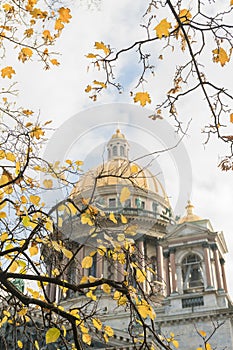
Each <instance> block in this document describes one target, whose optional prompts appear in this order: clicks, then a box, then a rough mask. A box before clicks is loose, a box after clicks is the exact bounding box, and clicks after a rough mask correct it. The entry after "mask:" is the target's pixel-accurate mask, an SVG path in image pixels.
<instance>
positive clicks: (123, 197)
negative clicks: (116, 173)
mask: <svg viewBox="0 0 233 350" xmlns="http://www.w3.org/2000/svg"><path fill="white" fill-rule="evenodd" d="M130 194H131V193H130V190H129V189H128V187H123V188H122V190H121V194H120V202H121V203H124V202H125V201H126V200H127V199H129V197H130Z"/></svg>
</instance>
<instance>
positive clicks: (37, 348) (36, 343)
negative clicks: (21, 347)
mask: <svg viewBox="0 0 233 350" xmlns="http://www.w3.org/2000/svg"><path fill="white" fill-rule="evenodd" d="M34 345H35V348H36V350H40V348H39V344H38V341H37V340H35V343H34Z"/></svg>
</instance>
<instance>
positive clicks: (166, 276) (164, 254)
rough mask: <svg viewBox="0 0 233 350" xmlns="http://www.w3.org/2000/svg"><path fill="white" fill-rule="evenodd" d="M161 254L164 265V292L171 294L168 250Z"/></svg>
mask: <svg viewBox="0 0 233 350" xmlns="http://www.w3.org/2000/svg"><path fill="white" fill-rule="evenodd" d="M163 256H164V267H165V280H166V293H167V296H169V295H170V294H171V285H170V271H169V252H164V253H163Z"/></svg>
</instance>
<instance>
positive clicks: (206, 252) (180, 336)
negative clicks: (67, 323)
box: [49, 129, 233, 350]
mask: <svg viewBox="0 0 233 350" xmlns="http://www.w3.org/2000/svg"><path fill="white" fill-rule="evenodd" d="M107 151H108V160H107V162H103V163H102V164H100V165H99V166H98V167H96V168H93V169H91V170H89V171H88V172H87V173H86V174H84V175H83V176H82V177H81V179H80V181H79V182H78V183H77V185H76V187H75V189H74V190H73V192H72V195H71V197H72V199H73V200H75V201H76V202H77V203H79V204H80V203H81V201H83V200H84V199H86V198H90V197H92V202H93V204H94V205H95V206H96V207H97V208H98V209H99V210H103V211H104V212H105V213H114V215H115V216H116V217H117V216H120V215H123V216H124V217H126V218H127V220H128V221H130V223H131V225H135V226H137V234H136V236H135V237H133V239H134V240H135V244H136V245H137V247H138V250H139V252H140V254H139V256H140V264H142V265H143V264H145V261H147V264H150V266H151V269H152V270H154V271H155V272H156V276H154V275H153V273H151V274H150V275H149V274H148V275H147V281H148V283H147V281H145V282H143V285H142V288H143V291H144V292H145V293H147V294H148V295H151V298H152V300H153V297H154V305H155V312H156V318H155V326H156V329H157V331H158V333H159V334H161V335H162V336H163V337H166V338H169V337H170V338H171V337H174V339H176V340H177V341H178V342H179V348H180V349H182V350H183V349H184V350H194V349H197V348H201V347H202V346H203V338H205V339H208V337H210V338H211V340H210V342H211V346H212V349H217V350H221V349H228V350H232V349H233V327H232V316H233V306H232V303H231V301H230V298H229V295H228V290H227V281H226V275H225V268H224V264H225V260H224V256H225V254H226V253H227V246H226V242H225V239H224V235H223V233H222V232H218V231H215V230H214V228H213V227H212V225H211V222H210V221H209V220H208V219H202V218H201V217H199V216H197V215H195V214H194V207H193V205H192V204H191V202H190V201H189V202H188V203H187V206H186V208H185V209H186V214H185V216H184V217H182V218H180V219H179V220H178V221H176V220H175V219H174V215H173V211H172V208H171V205H170V202H169V199H168V196H167V194H166V192H165V190H164V188H163V186H162V184H161V183H160V181H159V180H158V179H157V178H156V176H154V175H153V174H152V173H151V172H150V170H149V169H148V168H146V167H141V166H140V165H138V164H136V163H132V162H130V161H129V155H128V154H129V143H128V141H127V139H126V138H125V136H124V135H123V134H122V133H121V131H120V130H119V129H117V130H116V132H115V133H114V134H113V135H112V137H111V139H110V140H109V142H108V144H107ZM123 187H127V188H129V190H130V196H129V198H128V199H127V200H126V201H125V202H124V203H123V204H122V201H120V193H121V190H122V188H123ZM93 189H94V190H93ZM66 225H67V227H65V228H64V232H69V233H70V232H72V233H70V239H71V240H72V241H73V242H74V245H78V244H80V243H82V244H83V243H85V239H86V235H87V232H88V230H89V227H88V225H83V224H82V223H81V222H80V221H78V220H77V222H76V223H75V224H74V223H72V225H73V226H72V230H71V229H70V228H69V223H67V224H66ZM106 225H107V224H106ZM117 227H118V230H119V232H120V231H121V225H120V224H118V226H117ZM114 229H115V228H114ZM111 230H112V227H111V226H110V225H109V226H108V227H107V231H108V235H111ZM91 245H92V246H91V247H90V245H86V247H85V248H83V249H82V250H81V251H79V253H78V256H77V257H76V260H75V261H74V263H73V265H72V267H71V269H70V272H69V274H68V275H67V276H66V277H67V279H69V280H70V282H73V283H78V282H79V280H80V278H82V276H84V275H85V274H86V275H92V276H94V277H97V278H100V277H103V276H106V277H108V278H113V279H115V280H119V281H120V280H121V279H122V278H123V277H122V276H123V265H122V264H119V263H118V262H117V261H116V262H115V265H114V266H109V265H108V263H107V262H106V261H104V259H103V258H102V257H101V256H97V255H95V258H94V263H93V266H92V267H91V269H90V271H86V270H85V269H82V267H81V266H80V261H82V259H83V257H84V256H85V255H86V254H88V253H89V251H91V249H93V246H94V245H95V241H92V243H91ZM49 293H50V297H51V298H52V297H53V295H54V294H55V293H56V291H55V290H50V291H49ZM82 298H83V297H82V296H80V295H76V294H73V295H68V296H67V298H66V299H65V300H64V301H63V303H64V305H66V307H70V308H71V307H74V306H75V305H76V304H77V305H80V303H81V302H82ZM99 308H100V310H101V313H102V316H101V317H102V319H104V320H105V321H106V322H107V324H109V325H110V326H111V327H112V328H113V329H114V332H115V338H114V340H112V343H109V344H108V348H112V349H114V348H115V349H120V348H122V349H128V348H130V347H131V344H130V336H129V334H128V329H127V325H128V320H129V314H128V313H127V310H124V308H123V307H122V308H118V309H116V308H115V306H114V305H113V303H112V302H111V299H110V298H108V297H107V296H104V297H102V298H101V300H100V303H99ZM97 348H104V346H103V344H102V345H101V344H99V345H98V344H97V345H96V349H97Z"/></svg>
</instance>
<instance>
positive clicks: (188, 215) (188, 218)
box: [178, 201, 202, 224]
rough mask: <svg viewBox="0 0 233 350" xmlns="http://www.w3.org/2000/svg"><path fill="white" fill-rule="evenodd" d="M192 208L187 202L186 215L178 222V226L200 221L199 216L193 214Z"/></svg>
mask: <svg viewBox="0 0 233 350" xmlns="http://www.w3.org/2000/svg"><path fill="white" fill-rule="evenodd" d="M193 208H194V206H193V205H192V203H191V202H190V201H188V204H187V205H186V207H185V209H186V211H187V213H186V215H185V216H183V217H182V218H181V219H180V220H179V221H178V224H182V223H183V222H192V221H199V220H202V218H201V217H200V216H198V215H196V214H194V213H193Z"/></svg>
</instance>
